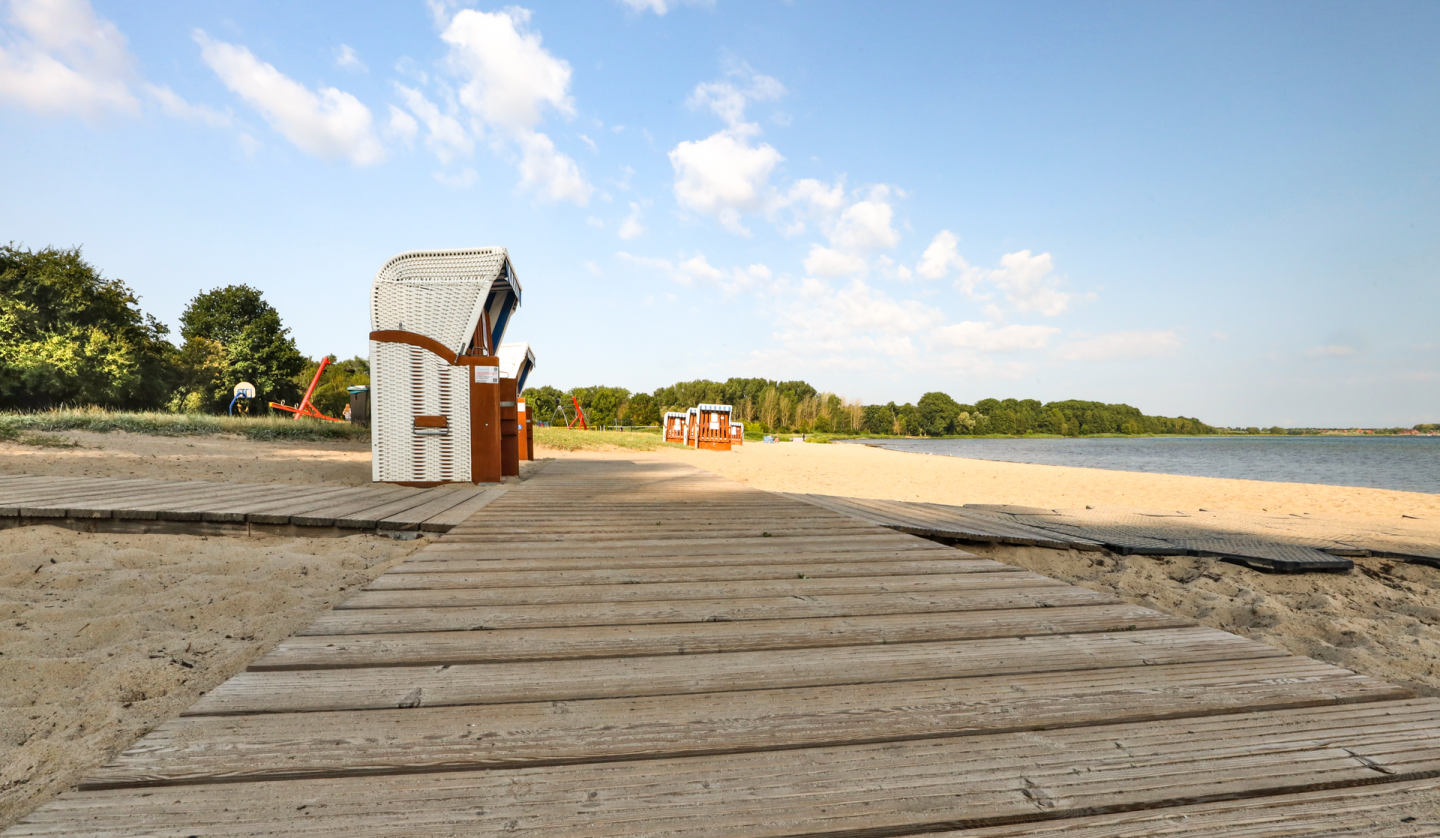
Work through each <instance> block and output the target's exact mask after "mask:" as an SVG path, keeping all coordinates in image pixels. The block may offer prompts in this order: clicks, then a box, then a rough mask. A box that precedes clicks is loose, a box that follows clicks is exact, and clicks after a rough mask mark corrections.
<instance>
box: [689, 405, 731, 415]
mask: <svg viewBox="0 0 1440 838" xmlns="http://www.w3.org/2000/svg"><path fill="white" fill-rule="evenodd" d="M696 410H699V411H703V412H705V413H729V412H730V411H731V407H730V405H728V404H702V405H700V406H699V407H698V408H696Z"/></svg>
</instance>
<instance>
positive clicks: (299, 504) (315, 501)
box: [245, 486, 398, 526]
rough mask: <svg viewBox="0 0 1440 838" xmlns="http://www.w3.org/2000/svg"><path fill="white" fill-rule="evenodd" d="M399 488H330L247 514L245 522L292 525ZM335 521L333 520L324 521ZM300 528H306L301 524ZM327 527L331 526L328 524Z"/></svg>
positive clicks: (268, 505) (278, 502)
mask: <svg viewBox="0 0 1440 838" xmlns="http://www.w3.org/2000/svg"><path fill="white" fill-rule="evenodd" d="M395 488H398V487H377V486H359V487H351V488H341V487H330V488H325V489H323V490H319V491H317V492H315V494H314V495H312V496H310V497H307V498H305V499H303V500H294V501H277V502H274V503H271V504H267V505H265V506H262V507H259V508H256V509H253V510H251V511H249V512H247V513H245V520H246V521H248V522H250V523H252V524H290V523H294V519H295V518H298V517H300V516H302V515H307V514H309V513H314V512H317V511H319V510H328V509H332V508H335V507H337V506H340V505H342V504H344V503H347V502H349V501H350V500H352V499H356V498H364V499H369V498H374V497H376V496H377V494H378V495H380V496H382V497H383V496H385V495H388V494H389V493H390V492H391V491H394V489H395ZM324 520H333V519H324ZM300 526H305V525H304V524H300ZM325 526H329V525H328V524H326V525H325Z"/></svg>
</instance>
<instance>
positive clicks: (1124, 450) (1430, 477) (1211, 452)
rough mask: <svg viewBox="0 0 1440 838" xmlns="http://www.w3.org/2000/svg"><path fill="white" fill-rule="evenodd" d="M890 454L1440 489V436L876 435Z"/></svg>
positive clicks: (1435, 491) (874, 442)
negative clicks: (932, 455) (962, 437)
mask: <svg viewBox="0 0 1440 838" xmlns="http://www.w3.org/2000/svg"><path fill="white" fill-rule="evenodd" d="M866 442H867V444H870V445H877V446H880V447H882V448H890V449H893V450H895V451H914V452H921V453H925V454H943V455H945V456H949V457H969V458H971V459H977V460H1004V461H1006V462H1011V463H1039V464H1042V465H1051V466H1081V467H1084V468H1108V469H1115V470H1117V471H1147V472H1153V473H1157V474H1188V475H1192V476H1195V477H1230V478H1237V479H1241V480H1269V481H1274V482H1279V483H1324V484H1327V485H1330V486H1367V487H1370V488H1374V489H1399V490H1401V491H1406V492H1429V493H1431V494H1440V437H1433V436H1432V437H1414V436H1410V437H1405V436H1398V437H1373V436H1372V437H1363V436H1288V437H1263V436H1262V437H1246V436H1222V437H1203V436H1201V437H1137V438H1132V439H1125V438H1118V439H1117V438H1104V439H879V440H867V441H866Z"/></svg>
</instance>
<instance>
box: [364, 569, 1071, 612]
mask: <svg viewBox="0 0 1440 838" xmlns="http://www.w3.org/2000/svg"><path fill="white" fill-rule="evenodd" d="M1046 585H1053V586H1055V587H1069V585H1067V584H1066V583H1064V582H1059V581H1056V580H1054V579H1051V578H1049V577H1048V576H1041V575H1040V574H1038V573H1031V572H1030V571H1028V570H1020V569H1018V568H1017V569H1015V570H1012V571H1010V572H1008V573H949V574H923V575H912V576H873V577H872V576H850V577H838V578H822V579H808V578H807V579H797V578H794V577H791V578H787V579H750V580H740V581H733V582H654V583H632V584H620V585H599V584H581V585H546V586H538V587H496V588H490V587H480V588H464V589H437V590H364V591H361V592H359V593H357V594H355V595H354V596H352V597H350V598H349V599H347V600H345V601H344V602H343V603H341V604H340V605H338V606H336V608H337V609H353V608H470V607H475V606H484V605H553V604H556V603H562V602H653V601H657V600H663V601H672V602H673V601H675V600H682V599H704V600H710V599H745V598H758V597H777V596H789V597H806V596H837V595H843V594H870V593H933V592H936V591H977V590H1000V589H1006V588H1027V589H1028V588H1037V587H1043V586H1046Z"/></svg>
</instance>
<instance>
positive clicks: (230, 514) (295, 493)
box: [201, 486, 344, 523]
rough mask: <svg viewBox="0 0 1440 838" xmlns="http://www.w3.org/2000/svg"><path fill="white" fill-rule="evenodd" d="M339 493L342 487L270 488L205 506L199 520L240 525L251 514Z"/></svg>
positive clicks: (342, 489)
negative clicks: (226, 501)
mask: <svg viewBox="0 0 1440 838" xmlns="http://www.w3.org/2000/svg"><path fill="white" fill-rule="evenodd" d="M341 491H344V487H342V486H271V487H270V491H268V492H261V493H259V494H257V495H255V496H253V497H250V498H247V499H244V500H237V501H235V502H234V503H224V504H222V503H216V504H211V505H207V506H206V509H205V511H204V512H203V513H202V515H201V520H204V521H230V522H234V523H240V522H243V521H248V520H250V518H249V516H250V515H251V514H252V513H259V512H261V511H264V510H270V509H275V508H277V507H283V506H286V505H289V506H294V505H296V504H298V503H304V502H307V501H310V500H319V499H321V498H326V497H331V496H333V495H334V494H335V493H337V492H341Z"/></svg>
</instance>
